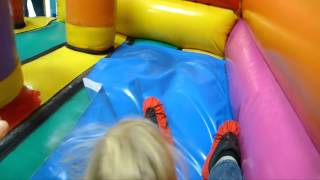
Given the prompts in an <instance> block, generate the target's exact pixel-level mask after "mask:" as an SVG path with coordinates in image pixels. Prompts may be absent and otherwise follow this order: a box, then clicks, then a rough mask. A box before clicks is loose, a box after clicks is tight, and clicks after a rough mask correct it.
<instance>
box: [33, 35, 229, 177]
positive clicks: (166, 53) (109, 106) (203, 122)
mask: <svg viewBox="0 0 320 180" xmlns="http://www.w3.org/2000/svg"><path fill="white" fill-rule="evenodd" d="M88 78H89V79H91V80H93V81H95V82H99V83H102V85H103V88H102V89H101V90H100V91H99V92H98V93H97V92H95V91H93V90H91V89H88V90H89V95H90V97H91V100H92V103H91V105H90V106H89V108H88V109H87V111H86V112H85V113H84V114H83V116H82V117H81V119H80V121H79V123H78V125H77V127H76V128H75V129H74V130H73V131H72V132H71V133H70V134H69V135H68V136H67V138H65V140H64V142H63V143H62V144H61V146H60V147H59V148H58V149H57V150H56V151H55V152H54V153H53V154H52V155H51V156H50V157H49V158H48V160H47V161H46V162H45V163H44V164H43V166H42V167H41V168H40V169H39V171H38V172H37V173H36V174H35V175H34V176H33V179H43V178H49V179H50V178H53V179H54V178H60V179H71V177H77V176H79V177H81V176H82V175H83V173H84V168H85V165H86V161H87V158H88V156H89V155H90V151H91V150H92V147H93V146H92V145H93V144H94V142H95V141H96V140H97V139H99V138H101V136H102V135H103V134H104V133H105V131H106V129H107V128H108V127H110V126H112V125H113V124H114V123H117V122H118V121H119V120H120V119H122V118H124V117H132V116H142V114H143V113H142V104H143V101H144V100H145V99H146V98H148V97H149V96H155V97H157V98H159V99H160V100H161V101H162V103H163V105H164V108H165V111H166V113H167V117H168V123H169V128H170V129H171V133H172V136H173V139H174V144H175V146H176V147H177V148H178V149H179V150H180V151H181V153H182V159H183V162H184V163H185V165H186V167H187V172H188V174H187V177H188V179H201V169H202V165H203V163H204V160H205V158H206V154H207V153H208V151H209V149H210V147H211V143H212V141H213V138H214V136H215V133H216V130H217V128H218V127H219V126H220V125H221V124H222V123H223V122H224V121H225V120H227V119H232V114H231V108H230V105H229V98H228V96H229V95H228V87H227V84H228V82H227V77H226V71H225V61H222V60H218V59H215V58H213V57H211V56H208V55H203V54H197V53H190V52H183V51H180V50H177V49H175V48H173V47H168V46H163V45H162V44H157V43H154V42H151V43H150V42H148V41H140V42H138V43H135V44H133V45H131V46H130V45H127V44H124V45H122V46H121V47H120V48H119V49H118V50H117V51H116V52H115V53H114V54H113V55H112V57H111V58H108V59H103V60H101V61H100V62H99V63H98V64H97V65H96V67H95V68H94V70H93V71H92V72H91V74H90V75H89V76H88ZM97 124H98V125H99V128H97V129H92V127H97V126H94V125H97ZM92 142H93V144H91V146H90V147H86V148H84V149H81V150H79V149H78V150H77V151H72V150H73V149H74V148H73V147H76V146H78V145H79V146H81V144H82V143H92ZM70 154H73V155H71V156H70ZM86 155H87V156H86ZM65 157H71V158H68V159H69V160H68V161H64V159H65ZM74 157H75V158H74ZM75 162H76V163H77V165H79V167H80V169H76V170H75V171H74V169H73V166H72V164H74V163H75ZM177 174H178V175H179V177H182V173H181V169H178V170H177ZM70 175H72V176H70ZM74 175H76V176H74Z"/></svg>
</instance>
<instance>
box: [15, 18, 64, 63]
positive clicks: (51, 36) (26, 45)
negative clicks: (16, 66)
mask: <svg viewBox="0 0 320 180" xmlns="http://www.w3.org/2000/svg"><path fill="white" fill-rule="evenodd" d="M65 34H66V33H65V24H64V23H62V22H56V21H53V22H52V23H50V24H49V25H48V26H46V27H44V28H41V29H38V30H34V31H28V32H24V33H19V34H17V35H16V45H17V50H18V54H19V58H20V61H21V62H22V63H23V62H25V61H26V60H28V59H30V58H32V57H35V56H38V55H39V54H42V53H45V52H47V51H48V50H50V49H52V48H54V47H57V46H59V45H61V44H63V43H65V42H66V35H65Z"/></svg>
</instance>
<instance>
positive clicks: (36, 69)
mask: <svg viewBox="0 0 320 180" xmlns="http://www.w3.org/2000/svg"><path fill="white" fill-rule="evenodd" d="M125 39H126V38H125V36H123V35H117V36H116V41H115V47H117V46H119V45H120V44H122V43H123V42H124V41H125ZM103 57H105V55H91V54H86V53H81V52H78V51H73V50H71V49H68V48H66V47H62V48H60V49H58V50H56V51H54V52H52V53H50V54H47V55H45V56H42V57H40V58H38V59H36V60H34V61H32V62H30V63H27V64H24V65H23V66H22V72H23V75H24V82H25V85H26V86H27V87H30V88H32V89H35V90H38V91H40V95H41V103H42V104H43V103H45V102H47V101H48V100H49V99H50V98H51V97H53V96H54V95H55V94H57V93H58V92H59V91H60V90H61V89H63V88H64V87H65V86H66V85H68V84H69V83H70V82H71V81H72V80H74V79H75V78H77V77H78V76H79V75H80V74H82V73H83V72H84V71H86V70H87V69H89V68H90V67H91V66H93V65H94V64H96V63H97V62H98V61H99V60H100V59H101V58H103Z"/></svg>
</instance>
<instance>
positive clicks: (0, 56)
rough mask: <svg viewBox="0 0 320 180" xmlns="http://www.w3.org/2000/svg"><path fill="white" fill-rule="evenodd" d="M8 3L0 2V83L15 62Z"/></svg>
mask: <svg viewBox="0 0 320 180" xmlns="http://www.w3.org/2000/svg"><path fill="white" fill-rule="evenodd" d="M11 21H12V20H11V16H10V14H9V1H8V0H0V22H1V25H0V81H1V80H3V79H5V78H6V77H7V76H8V75H10V73H11V72H12V71H13V70H14V69H15V67H16V64H17V60H16V54H15V43H14V39H13V28H12V22H11Z"/></svg>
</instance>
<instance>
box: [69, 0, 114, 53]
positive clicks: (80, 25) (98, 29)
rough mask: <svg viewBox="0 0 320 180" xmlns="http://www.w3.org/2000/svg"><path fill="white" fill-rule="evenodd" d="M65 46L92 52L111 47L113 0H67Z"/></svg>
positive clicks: (99, 51)
mask: <svg viewBox="0 0 320 180" xmlns="http://www.w3.org/2000/svg"><path fill="white" fill-rule="evenodd" d="M66 9H67V12H66V13H67V17H66V28H67V46H68V47H69V48H71V49H75V50H79V51H84V52H88V53H93V54H103V53H106V52H108V51H109V50H111V49H112V48H113V43H114V38H115V26H114V20H115V0H90V1H88V0H67V2H66Z"/></svg>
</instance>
